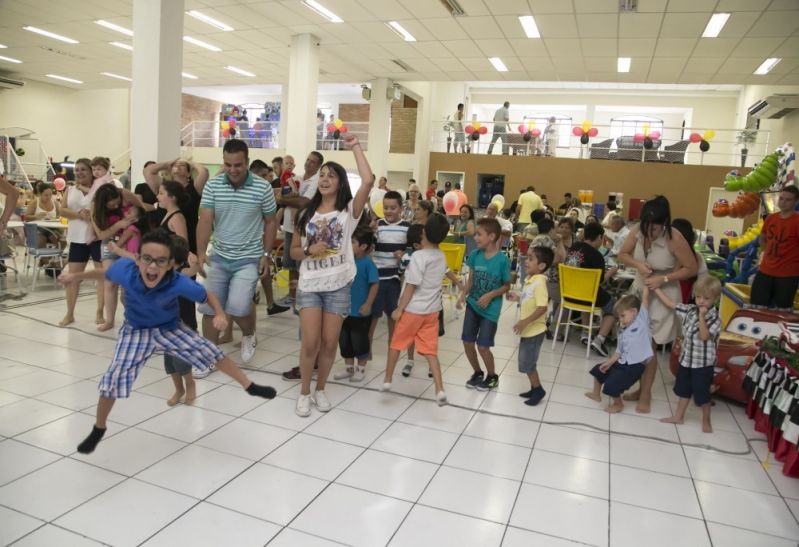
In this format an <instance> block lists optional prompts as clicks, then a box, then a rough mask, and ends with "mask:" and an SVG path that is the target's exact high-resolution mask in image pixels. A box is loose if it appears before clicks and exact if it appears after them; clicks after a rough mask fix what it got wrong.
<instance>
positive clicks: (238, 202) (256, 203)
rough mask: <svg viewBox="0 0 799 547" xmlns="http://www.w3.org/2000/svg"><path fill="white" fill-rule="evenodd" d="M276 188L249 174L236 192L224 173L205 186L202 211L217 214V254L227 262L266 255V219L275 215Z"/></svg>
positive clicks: (215, 226) (215, 252) (215, 248)
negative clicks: (273, 188) (211, 210)
mask: <svg viewBox="0 0 799 547" xmlns="http://www.w3.org/2000/svg"><path fill="white" fill-rule="evenodd" d="M275 208H276V207H275V195H274V192H273V191H272V186H271V185H270V184H269V183H268V182H266V181H265V180H264V179H262V178H261V177H259V176H256V175H253V174H252V173H249V172H248V173H247V180H245V181H244V184H243V185H242V186H241V187H239V188H234V187H233V185H231V184H230V182H229V181H228V178H227V175H226V174H225V173H222V174H221V175H217V176H215V177H213V178H212V179H210V180H209V181H208V182H207V183H206V184H205V189H204V190H203V197H202V200H201V201H200V209H213V210H214V254H215V255H217V256H219V257H221V258H224V259H227V260H240V259H243V258H253V259H256V258H257V259H260V258H261V256H263V253H264V241H263V239H264V217H266V216H271V215H274V214H275Z"/></svg>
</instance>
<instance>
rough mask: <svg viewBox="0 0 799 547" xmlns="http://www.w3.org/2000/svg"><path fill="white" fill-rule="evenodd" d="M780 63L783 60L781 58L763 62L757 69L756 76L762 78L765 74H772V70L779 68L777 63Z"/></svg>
mask: <svg viewBox="0 0 799 547" xmlns="http://www.w3.org/2000/svg"><path fill="white" fill-rule="evenodd" d="M780 61H782V58H780V57H770V58H768V59H766V60H765V61H763V64H762V65H760V66H759V67H757V70H755V74H758V75H761V76H762V75H763V74H768V73H769V72H771V69H772V68H774V67H775V66H777V63H779V62H780Z"/></svg>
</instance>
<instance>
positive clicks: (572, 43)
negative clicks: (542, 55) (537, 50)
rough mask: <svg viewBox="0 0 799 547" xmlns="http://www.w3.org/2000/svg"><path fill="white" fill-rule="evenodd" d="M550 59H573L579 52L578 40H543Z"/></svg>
mask: <svg viewBox="0 0 799 547" xmlns="http://www.w3.org/2000/svg"><path fill="white" fill-rule="evenodd" d="M544 44H545V45H546V48H547V51H549V55H550V56H551V57H573V56H574V55H576V54H578V53H579V51H580V40H578V39H577V38H550V39H548V40H544Z"/></svg>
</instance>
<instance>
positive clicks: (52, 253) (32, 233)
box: [23, 222, 64, 291]
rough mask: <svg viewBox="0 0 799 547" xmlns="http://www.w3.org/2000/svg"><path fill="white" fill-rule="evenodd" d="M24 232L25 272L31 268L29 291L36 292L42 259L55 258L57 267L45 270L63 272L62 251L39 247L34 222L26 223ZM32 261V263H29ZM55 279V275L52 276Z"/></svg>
mask: <svg viewBox="0 0 799 547" xmlns="http://www.w3.org/2000/svg"><path fill="white" fill-rule="evenodd" d="M23 226H24V230H25V248H26V251H27V256H26V257H25V271H26V272H27V271H28V270H29V269H30V268H31V266H33V281H32V282H31V291H34V290H36V281H37V280H38V278H39V268H40V267H41V264H40V262H41V260H42V259H43V258H57V259H58V264H59V267H58V268H55V267H53V266H46V267H45V268H46V269H52V270H56V269H59V270H63V269H64V257H63V250H62V249H60V248H58V247H56V248H51V247H39V232H38V226H37V225H36V223H34V222H26V223H25V224H24V225H23ZM31 260H32V263H31ZM53 277H55V275H54V276H53Z"/></svg>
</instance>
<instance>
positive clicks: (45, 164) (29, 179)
mask: <svg viewBox="0 0 799 547" xmlns="http://www.w3.org/2000/svg"><path fill="white" fill-rule="evenodd" d="M0 159H2V160H3V164H4V165H5V169H6V176H7V177H8V179H9V180H10V181H12V182H13V183H14V184H16V185H17V186H19V187H21V188H26V189H28V190H30V189H32V188H33V182H35V181H37V180H44V181H52V180H53V178H54V177H55V170H54V169H53V166H52V164H51V163H50V159H49V157H48V156H47V153H46V152H45V150H44V148H43V147H42V145H41V142H40V141H39V140H38V139H34V138H30V137H14V138H12V137H9V136H7V135H0Z"/></svg>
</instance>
